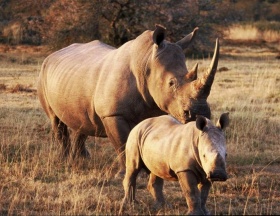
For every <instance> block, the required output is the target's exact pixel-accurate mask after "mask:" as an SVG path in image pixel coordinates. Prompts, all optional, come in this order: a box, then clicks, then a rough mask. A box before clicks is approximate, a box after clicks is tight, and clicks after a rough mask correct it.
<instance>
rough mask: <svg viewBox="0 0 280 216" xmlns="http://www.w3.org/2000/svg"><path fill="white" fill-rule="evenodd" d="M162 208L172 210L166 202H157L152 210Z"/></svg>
mask: <svg viewBox="0 0 280 216" xmlns="http://www.w3.org/2000/svg"><path fill="white" fill-rule="evenodd" d="M162 208H165V209H171V208H172V205H171V204H170V203H168V202H159V201H157V202H156V203H155V204H154V205H153V209H154V210H159V209H162Z"/></svg>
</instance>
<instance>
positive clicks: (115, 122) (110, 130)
mask: <svg viewBox="0 0 280 216" xmlns="http://www.w3.org/2000/svg"><path fill="white" fill-rule="evenodd" d="M102 121H103V124H104V127H105V130H106V134H107V136H108V138H109V139H110V141H111V142H112V144H113V146H114V148H115V150H116V152H117V155H118V161H119V171H118V173H117V174H116V176H115V177H120V178H123V176H124V174H125V154H124V149H125V143H126V141H127V137H128V134H129V132H130V130H131V127H130V125H129V124H128V122H127V121H126V120H125V119H124V118H123V117H122V116H112V117H105V118H103V120H102Z"/></svg>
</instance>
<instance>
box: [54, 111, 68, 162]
mask: <svg viewBox="0 0 280 216" xmlns="http://www.w3.org/2000/svg"><path fill="white" fill-rule="evenodd" d="M51 123H52V130H53V140H54V142H58V143H59V144H61V157H60V158H63V159H67V158H68V156H69V154H70V149H71V142H70V134H69V130H68V128H67V125H66V124H64V123H63V122H62V121H61V120H60V119H59V118H58V117H57V116H54V117H53V118H52V121H51Z"/></svg>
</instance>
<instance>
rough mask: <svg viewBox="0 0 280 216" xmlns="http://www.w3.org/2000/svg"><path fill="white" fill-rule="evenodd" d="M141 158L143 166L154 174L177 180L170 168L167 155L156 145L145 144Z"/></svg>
mask: <svg viewBox="0 0 280 216" xmlns="http://www.w3.org/2000/svg"><path fill="white" fill-rule="evenodd" d="M142 160H143V162H144V164H145V166H146V167H147V168H148V169H149V170H150V171H151V172H152V173H153V174H155V175H156V176H158V177H160V178H162V179H165V180H169V181H176V180H177V176H176V174H175V173H174V172H173V170H171V169H170V165H169V162H168V157H167V156H166V155H164V154H163V152H162V151H161V149H158V148H156V146H152V145H150V146H147V145H145V146H144V147H143V149H142Z"/></svg>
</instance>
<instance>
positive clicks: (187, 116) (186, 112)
mask: <svg viewBox="0 0 280 216" xmlns="http://www.w3.org/2000/svg"><path fill="white" fill-rule="evenodd" d="M195 119H196V117H195V115H193V114H192V113H191V112H190V111H189V110H184V111H183V115H182V117H181V122H182V123H183V124H186V123H188V122H190V121H195Z"/></svg>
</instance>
